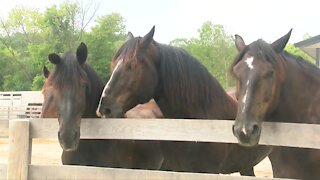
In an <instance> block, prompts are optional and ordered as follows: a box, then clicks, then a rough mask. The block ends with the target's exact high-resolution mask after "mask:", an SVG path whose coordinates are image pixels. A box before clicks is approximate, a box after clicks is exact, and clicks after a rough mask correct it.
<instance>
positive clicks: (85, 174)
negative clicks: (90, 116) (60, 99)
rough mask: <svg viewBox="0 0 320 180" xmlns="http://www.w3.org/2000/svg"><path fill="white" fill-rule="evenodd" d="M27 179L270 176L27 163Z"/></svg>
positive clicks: (238, 178) (233, 178)
mask: <svg viewBox="0 0 320 180" xmlns="http://www.w3.org/2000/svg"><path fill="white" fill-rule="evenodd" d="M29 179H32V180H38V179H39V180H42V179H52V180H53V179H113V180H115V179H175V180H179V179H182V180H184V179H201V180H206V179H210V180H224V179H226V180H227V179H228V180H241V179H255V180H266V179H271V178H253V177H245V176H242V177H241V176H230V175H220V174H204V173H181V172H180V173H178V172H169V171H150V170H133V169H120V168H98V167H85V166H65V165H64V166H54V165H50V166H43V165H41V166H40V165H29Z"/></svg>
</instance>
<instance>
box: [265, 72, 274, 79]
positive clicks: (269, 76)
mask: <svg viewBox="0 0 320 180" xmlns="http://www.w3.org/2000/svg"><path fill="white" fill-rule="evenodd" d="M272 76H273V71H269V72H267V73H266V74H265V75H264V77H265V78H272Z"/></svg>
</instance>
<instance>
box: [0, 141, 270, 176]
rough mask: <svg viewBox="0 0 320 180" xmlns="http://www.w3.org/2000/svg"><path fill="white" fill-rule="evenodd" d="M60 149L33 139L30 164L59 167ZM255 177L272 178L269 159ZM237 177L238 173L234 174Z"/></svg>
mask: <svg viewBox="0 0 320 180" xmlns="http://www.w3.org/2000/svg"><path fill="white" fill-rule="evenodd" d="M61 153H62V149H61V147H60V145H59V142H58V141H57V140H54V139H33V142H32V159H31V163H32V164H42V165H61V159H60V156H61ZM7 162H8V139H0V164H7ZM254 170H255V174H256V176H257V177H272V169H271V164H270V161H269V159H267V158H266V159H265V160H263V161H262V162H260V163H259V164H258V165H257V166H255V167H254ZM234 175H239V173H234Z"/></svg>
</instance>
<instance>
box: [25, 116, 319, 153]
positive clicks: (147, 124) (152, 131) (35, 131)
mask: <svg viewBox="0 0 320 180" xmlns="http://www.w3.org/2000/svg"><path fill="white" fill-rule="evenodd" d="M232 124H233V121H227V120H190V119H83V120H82V123H81V138H84V139H136V140H172V141H198V142H225V143H237V139H236V138H235V137H234V136H233V134H232V131H231V127H232ZM262 129H263V130H262V134H261V140H260V144H264V145H276V146H290V147H305V148H316V149H320V133H318V132H320V125H314V124H295V123H267V122H266V123H263V127H262ZM57 132H58V122H57V120H56V119H32V120H31V137H32V138H57Z"/></svg>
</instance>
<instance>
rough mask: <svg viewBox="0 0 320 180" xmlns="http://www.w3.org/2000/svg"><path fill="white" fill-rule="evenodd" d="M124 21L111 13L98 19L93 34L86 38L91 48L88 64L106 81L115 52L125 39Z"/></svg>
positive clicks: (87, 35)
mask: <svg viewBox="0 0 320 180" xmlns="http://www.w3.org/2000/svg"><path fill="white" fill-rule="evenodd" d="M124 30H125V25H124V20H123V18H122V17H121V15H120V14H118V13H111V14H109V15H105V16H102V17H100V18H98V19H97V25H96V26H94V27H93V28H92V31H91V33H87V34H85V36H84V39H85V42H86V43H87V45H88V48H89V60H88V63H89V64H90V65H92V66H93V68H94V69H95V70H96V71H97V73H98V75H99V76H100V77H102V79H103V80H104V81H106V80H107V79H108V77H109V75H110V63H111V60H112V57H113V55H114V54H115V51H116V50H117V49H118V48H119V47H120V45H121V44H122V43H123V40H124V38H125V34H124Z"/></svg>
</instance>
